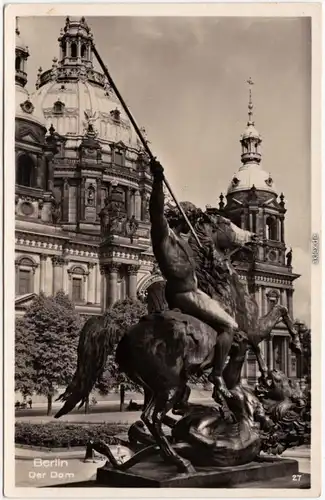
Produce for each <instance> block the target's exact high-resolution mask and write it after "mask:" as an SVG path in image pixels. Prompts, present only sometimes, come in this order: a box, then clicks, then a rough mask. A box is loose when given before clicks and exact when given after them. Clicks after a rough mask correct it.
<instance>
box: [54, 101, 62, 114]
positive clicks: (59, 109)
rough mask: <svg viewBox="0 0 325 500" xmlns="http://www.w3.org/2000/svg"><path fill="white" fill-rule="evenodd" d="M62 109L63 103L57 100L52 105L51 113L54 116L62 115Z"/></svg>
mask: <svg viewBox="0 0 325 500" xmlns="http://www.w3.org/2000/svg"><path fill="white" fill-rule="evenodd" d="M64 108H65V104H64V102H62V101H60V100H57V101H55V103H54V104H53V113H55V114H56V115H62V114H63V112H64Z"/></svg>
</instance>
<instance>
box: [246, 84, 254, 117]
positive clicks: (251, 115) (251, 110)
mask: <svg viewBox="0 0 325 500" xmlns="http://www.w3.org/2000/svg"><path fill="white" fill-rule="evenodd" d="M247 83H248V85H249V101H248V123H247V125H250V124H251V125H254V121H253V107H254V106H253V100H252V85H254V82H253V80H252V78H251V77H249V79H248V80H247Z"/></svg>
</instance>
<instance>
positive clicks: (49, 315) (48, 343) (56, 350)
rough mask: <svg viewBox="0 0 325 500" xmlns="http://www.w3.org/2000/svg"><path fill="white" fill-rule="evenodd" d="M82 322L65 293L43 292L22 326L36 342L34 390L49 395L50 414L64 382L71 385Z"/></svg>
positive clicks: (48, 412) (34, 344) (33, 355)
mask: <svg viewBox="0 0 325 500" xmlns="http://www.w3.org/2000/svg"><path fill="white" fill-rule="evenodd" d="M81 325H82V322H81V319H80V317H79V315H78V314H77V312H76V311H75V308H74V306H73V304H72V302H71V301H70V300H69V298H68V296H67V295H65V294H64V292H58V293H57V294H56V296H55V297H46V296H45V295H44V294H42V293H41V294H40V295H39V296H38V297H37V298H36V299H35V300H34V301H33V303H32V304H31V306H30V307H29V309H28V310H27V311H26V314H25V316H24V318H23V320H22V325H21V327H22V328H23V329H24V331H25V332H28V335H29V336H30V338H31V341H32V343H33V350H32V353H31V355H32V366H33V380H34V390H35V392H36V393H38V394H42V395H44V396H46V397H47V402H48V407H47V414H48V415H50V414H51V411H52V401H53V396H54V394H55V392H56V390H57V388H58V386H60V385H67V384H68V383H69V382H70V380H71V378H72V376H73V373H74V369H75V364H76V360H77V346H78V339H79V330H80V328H81Z"/></svg>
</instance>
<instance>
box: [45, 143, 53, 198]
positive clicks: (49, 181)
mask: <svg viewBox="0 0 325 500" xmlns="http://www.w3.org/2000/svg"><path fill="white" fill-rule="evenodd" d="M52 160H53V153H45V155H44V174H45V170H46V168H47V186H45V191H50V192H53V188H54V171H53V161H52Z"/></svg>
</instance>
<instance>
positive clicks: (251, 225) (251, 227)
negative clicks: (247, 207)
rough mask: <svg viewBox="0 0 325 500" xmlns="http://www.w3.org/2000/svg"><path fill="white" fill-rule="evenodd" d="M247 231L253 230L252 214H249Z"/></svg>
mask: <svg viewBox="0 0 325 500" xmlns="http://www.w3.org/2000/svg"><path fill="white" fill-rule="evenodd" d="M249 231H253V214H252V213H250V214H249Z"/></svg>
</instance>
